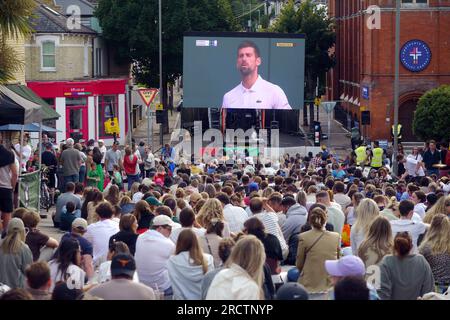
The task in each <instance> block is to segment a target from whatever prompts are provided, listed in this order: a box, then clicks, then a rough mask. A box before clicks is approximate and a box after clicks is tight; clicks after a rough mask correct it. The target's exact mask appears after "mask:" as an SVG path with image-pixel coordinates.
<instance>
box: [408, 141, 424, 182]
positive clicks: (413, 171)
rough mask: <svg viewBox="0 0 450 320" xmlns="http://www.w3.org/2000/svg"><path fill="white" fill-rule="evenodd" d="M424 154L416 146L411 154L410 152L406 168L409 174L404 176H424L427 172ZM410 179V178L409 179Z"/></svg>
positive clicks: (411, 177)
mask: <svg viewBox="0 0 450 320" xmlns="http://www.w3.org/2000/svg"><path fill="white" fill-rule="evenodd" d="M422 161H423V159H422V155H421V154H420V153H419V148H417V147H414V148H413V150H412V153H411V154H408V156H407V157H406V162H405V169H406V174H407V176H406V177H404V178H406V179H408V178H409V180H411V179H414V178H416V177H424V176H425V172H424V170H423V167H424V164H423V162H422ZM407 181H408V180H407Z"/></svg>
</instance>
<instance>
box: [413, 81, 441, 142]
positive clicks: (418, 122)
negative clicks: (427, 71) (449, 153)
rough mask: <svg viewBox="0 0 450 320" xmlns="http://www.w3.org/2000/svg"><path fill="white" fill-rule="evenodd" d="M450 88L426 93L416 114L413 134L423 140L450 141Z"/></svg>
mask: <svg viewBox="0 0 450 320" xmlns="http://www.w3.org/2000/svg"><path fill="white" fill-rule="evenodd" d="M449 115H450V86H447V85H446V86H441V87H439V88H436V89H433V90H430V91H428V92H427V93H425V94H424V95H423V96H422V97H421V98H420V100H419V103H418V105H417V109H416V112H415V113H414V120H413V132H414V134H415V135H416V136H417V137H419V138H420V139H422V140H424V141H425V140H430V139H434V140H436V141H448V140H450V116H449Z"/></svg>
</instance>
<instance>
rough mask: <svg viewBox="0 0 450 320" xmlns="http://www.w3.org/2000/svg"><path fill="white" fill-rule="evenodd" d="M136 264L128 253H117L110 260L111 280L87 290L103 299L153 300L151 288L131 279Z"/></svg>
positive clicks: (153, 295)
mask: <svg viewBox="0 0 450 320" xmlns="http://www.w3.org/2000/svg"><path fill="white" fill-rule="evenodd" d="M135 272H136V264H135V262H134V259H133V257H132V256H131V255H129V254H118V255H115V256H114V257H113V258H112V261H111V280H110V281H107V282H104V283H102V284H99V285H97V286H95V287H94V288H92V289H90V290H89V291H88V293H89V294H91V295H92V296H95V297H98V298H101V299H104V300H155V294H154V292H153V290H152V289H151V288H149V287H147V286H146V285H143V284H141V283H137V282H134V281H133V276H134V273H135Z"/></svg>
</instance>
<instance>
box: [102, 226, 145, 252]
mask: <svg viewBox="0 0 450 320" xmlns="http://www.w3.org/2000/svg"><path fill="white" fill-rule="evenodd" d="M138 236H139V235H138V234H136V233H133V232H131V231H119V232H117V233H116V234H115V235H113V236H111V238H109V245H110V246H111V244H112V243H113V242H116V241H122V242H125V243H126V244H127V246H128V249H130V253H131V254H132V255H133V256H134V252H135V251H136V240H137V238H138Z"/></svg>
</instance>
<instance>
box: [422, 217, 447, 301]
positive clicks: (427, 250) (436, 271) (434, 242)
mask: <svg viewBox="0 0 450 320" xmlns="http://www.w3.org/2000/svg"><path fill="white" fill-rule="evenodd" d="M419 253H420V254H422V255H423V256H424V257H425V259H426V260H427V261H428V263H429V264H430V267H431V271H432V272H433V276H434V281H435V283H436V286H437V290H438V291H439V293H444V292H445V291H446V290H447V288H448V287H449V285H450V219H449V218H448V217H447V216H445V215H443V214H437V215H435V216H434V217H433V219H432V220H431V225H430V228H429V229H428V231H427V233H426V234H425V239H424V240H423V242H422V244H421V245H420V247H419Z"/></svg>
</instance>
